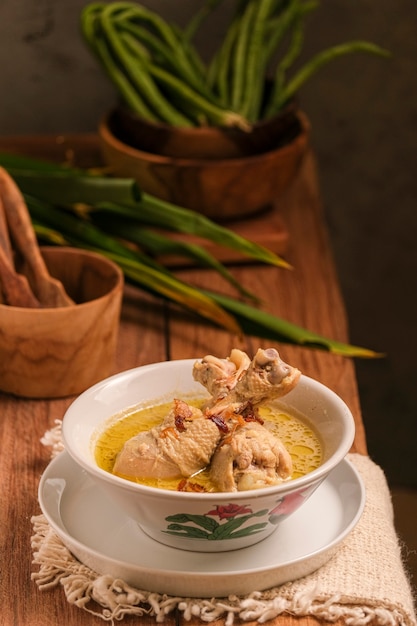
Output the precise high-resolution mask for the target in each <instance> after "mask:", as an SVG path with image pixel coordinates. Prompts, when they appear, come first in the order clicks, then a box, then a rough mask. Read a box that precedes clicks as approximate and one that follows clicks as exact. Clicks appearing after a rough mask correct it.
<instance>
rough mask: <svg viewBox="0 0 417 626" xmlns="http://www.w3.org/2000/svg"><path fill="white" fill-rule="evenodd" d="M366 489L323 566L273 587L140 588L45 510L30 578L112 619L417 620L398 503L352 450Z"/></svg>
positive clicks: (55, 441)
mask: <svg viewBox="0 0 417 626" xmlns="http://www.w3.org/2000/svg"><path fill="white" fill-rule="evenodd" d="M60 426H61V424H60V422H57V425H56V427H55V428H54V429H52V430H51V431H48V433H46V434H45V436H44V438H43V440H42V441H43V443H44V444H45V445H48V446H51V448H52V456H55V455H56V454H57V453H58V452H59V451H61V450H62V443H61V439H60ZM348 458H349V460H350V461H351V463H352V464H353V465H354V466H355V467H356V469H357V470H358V471H359V473H360V475H361V477H362V479H363V481H364V484H365V489H366V503H365V509H364V512H363V515H362V517H361V519H360V521H359V523H358V524H357V526H356V527H355V528H354V529H353V531H352V532H351V533H350V534H349V536H348V537H347V538H346V539H345V540H344V542H343V543H342V544H341V546H340V547H339V549H338V551H337V552H336V554H335V555H334V556H333V557H332V558H331V559H330V561H328V563H326V564H325V565H324V566H323V567H321V568H320V569H319V570H317V571H316V572H314V573H313V574H310V575H309V576H306V577H304V578H301V579H299V580H296V581H294V582H291V583H286V584H284V585H281V586H279V587H275V588H273V589H269V590H267V591H254V592H253V593H251V594H249V595H247V596H244V597H239V596H229V597H227V598H211V599H207V598H204V599H203V598H202V599H198V598H185V597H184V598H181V597H173V596H168V595H166V594H159V593H153V592H152V591H148V590H142V589H135V588H133V587H131V586H130V585H128V584H126V583H125V582H124V581H122V580H115V579H113V578H112V577H111V576H103V575H99V574H96V573H95V572H94V571H92V570H91V569H90V568H88V567H86V566H85V565H83V564H82V563H80V562H79V561H77V559H75V558H74V556H73V555H72V554H71V553H70V552H69V550H68V549H67V548H66V547H65V546H64V544H63V543H62V541H61V540H60V539H59V537H58V536H57V535H56V534H55V533H54V531H53V530H52V529H51V528H50V526H49V524H48V522H47V520H46V519H45V517H44V516H43V515H37V516H35V517H33V518H32V524H33V536H32V550H33V564H34V566H35V568H36V571H34V572H33V574H32V579H33V580H34V581H35V582H36V584H37V585H38V587H39V589H41V590H45V589H50V588H52V587H55V586H58V585H60V586H61V587H62V589H63V592H64V593H65V596H66V598H67V600H68V602H69V603H71V604H75V605H76V606H78V607H80V608H82V609H84V610H86V611H88V612H90V613H92V614H94V615H96V616H98V617H101V618H102V619H103V620H105V621H109V622H111V623H114V622H115V620H117V621H118V620H121V619H122V618H123V617H124V616H127V615H136V616H141V615H144V614H148V615H151V616H154V617H155V620H156V622H162V621H163V620H164V617H165V616H166V615H167V614H168V613H170V612H172V611H174V610H177V611H179V612H181V613H182V614H183V616H184V618H185V619H190V618H191V617H198V618H200V619H201V620H202V621H204V622H212V621H214V620H217V619H219V618H223V619H225V622H226V626H231V625H232V624H233V621H234V619H239V620H243V621H258V622H259V623H263V622H266V621H268V620H270V619H272V618H274V617H277V616H278V615H281V614H285V613H290V614H291V615H296V616H313V617H316V618H319V619H324V620H327V621H330V622H333V621H336V620H337V619H342V620H343V621H345V623H346V624H348V625H349V626H365V625H366V624H369V623H370V622H372V624H373V626H375V625H380V626H396V625H398V626H417V620H416V614H415V611H414V607H413V596H412V591H411V586H410V583H409V580H408V576H407V573H406V571H405V567H404V564H403V561H402V549H405V548H404V547H403V546H401V543H400V541H399V539H398V537H397V534H396V532H395V527H394V519H393V508H392V502H391V496H390V492H389V489H388V485H387V481H386V478H385V475H384V473H383V471H382V469H381V468H380V467H379V466H378V465H377V464H375V463H374V462H373V461H372V460H371V459H370V458H369V457H366V456H363V455H359V454H349V455H348Z"/></svg>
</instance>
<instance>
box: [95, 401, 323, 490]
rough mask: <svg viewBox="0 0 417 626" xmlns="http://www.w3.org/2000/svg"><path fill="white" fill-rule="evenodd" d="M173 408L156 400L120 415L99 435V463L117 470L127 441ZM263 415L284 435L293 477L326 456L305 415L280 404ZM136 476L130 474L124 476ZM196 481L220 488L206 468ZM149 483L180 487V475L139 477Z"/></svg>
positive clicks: (262, 409)
mask: <svg viewBox="0 0 417 626" xmlns="http://www.w3.org/2000/svg"><path fill="white" fill-rule="evenodd" d="M187 402H188V404H190V405H193V406H197V407H201V406H202V404H203V402H204V400H203V399H195V400H187ZM171 408H172V402H167V403H163V404H156V405H153V406H148V407H142V406H141V407H140V408H138V409H137V410H136V409H135V408H132V409H131V410H130V411H129V412H126V413H124V414H122V415H121V416H120V418H118V419H116V420H115V421H114V423H112V424H111V425H110V426H109V427H108V428H107V429H106V430H104V431H103V433H101V434H100V436H99V437H98V439H97V442H96V446H95V459H96V463H97V465H98V466H99V467H101V468H102V469H104V470H106V471H107V472H110V473H112V472H113V465H114V462H115V460H116V456H117V454H118V453H119V452H120V450H121V449H122V448H123V445H124V443H125V442H126V441H127V440H128V439H130V438H131V437H134V436H135V435H137V434H138V433H139V432H143V431H146V430H150V429H151V428H153V427H155V426H157V425H158V424H160V423H161V422H162V421H163V419H164V418H165V417H166V415H167V414H168V413H169V411H170V410H171ZM259 413H260V416H261V418H262V419H263V420H264V421H265V424H266V423H268V427H270V428H271V431H272V432H273V433H274V434H275V435H276V436H277V437H279V438H280V439H281V441H282V442H283V444H284V445H285V447H286V448H287V450H288V452H289V453H290V455H291V458H292V461H293V473H292V476H291V478H292V479H294V478H298V477H299V476H303V475H304V474H307V473H308V472H311V471H312V470H314V469H316V467H318V466H319V465H320V462H321V459H322V447H321V443H320V440H319V438H318V436H317V434H316V433H315V432H314V430H313V428H312V427H311V426H310V425H309V424H308V423H307V422H306V421H304V420H303V419H302V417H301V416H300V417H298V416H295V415H293V414H291V415H290V414H289V413H285V412H283V410H282V408H281V407H279V405H277V404H274V403H271V404H270V405H267V406H263V407H260V409H259ZM124 478H127V480H132V479H131V478H130V477H124ZM192 481H193V482H195V483H198V484H200V485H202V486H203V487H204V488H205V490H206V491H216V489H215V488H214V485H213V484H212V483H211V481H210V477H209V472H208V471H207V470H203V471H202V472H199V473H198V474H197V475H194V476H193V477H192ZM134 482H138V483H141V484H142V485H147V486H149V487H158V488H160V489H170V490H176V489H177V486H178V484H179V482H180V480H179V479H175V480H164V479H147V478H145V479H143V478H139V477H138V478H137V479H136V481H134Z"/></svg>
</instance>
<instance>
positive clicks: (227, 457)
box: [210, 422, 292, 491]
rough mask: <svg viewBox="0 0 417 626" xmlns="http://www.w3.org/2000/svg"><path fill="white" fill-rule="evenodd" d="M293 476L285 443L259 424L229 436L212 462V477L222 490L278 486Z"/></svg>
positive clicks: (255, 423) (242, 427)
mask: <svg viewBox="0 0 417 626" xmlns="http://www.w3.org/2000/svg"><path fill="white" fill-rule="evenodd" d="M291 473H292V460H291V456H290V454H289V453H288V451H287V449H286V448H285V446H284V444H283V443H282V442H281V441H280V439H279V438H278V437H276V436H275V435H274V434H273V433H271V432H270V431H269V430H268V429H267V428H265V427H264V426H262V424H260V423H259V422H248V423H246V424H244V425H243V426H241V427H240V428H238V429H237V430H235V432H234V433H233V434H232V436H230V437H226V438H225V439H224V441H223V443H222V444H220V446H219V447H218V448H217V450H216V452H215V453H214V455H213V458H212V461H211V469H210V476H211V479H212V481H213V482H214V483H215V485H216V487H217V489H218V490H219V491H244V490H247V489H259V488H261V487H268V486H271V485H276V484H278V483H280V482H282V481H283V480H285V479H286V478H289V477H290V476H291Z"/></svg>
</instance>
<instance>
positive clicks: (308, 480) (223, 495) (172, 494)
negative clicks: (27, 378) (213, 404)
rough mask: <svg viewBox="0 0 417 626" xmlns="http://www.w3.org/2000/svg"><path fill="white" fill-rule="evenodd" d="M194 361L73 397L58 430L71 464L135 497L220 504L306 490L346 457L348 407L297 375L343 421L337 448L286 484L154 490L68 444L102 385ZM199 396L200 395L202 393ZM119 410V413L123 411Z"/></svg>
mask: <svg viewBox="0 0 417 626" xmlns="http://www.w3.org/2000/svg"><path fill="white" fill-rule="evenodd" d="M196 360H198V359H196V358H192V359H175V360H167V361H161V362H155V363H149V364H147V365H141V366H138V367H134V368H131V369H128V370H124V371H122V372H119V373H117V374H113V375H112V376H109V377H107V378H105V379H104V380H102V381H99V382H98V383H96V384H95V385H93V386H92V387H90V388H89V389H87V390H85V391H84V392H82V393H81V394H80V395H79V396H78V397H77V398H75V400H74V401H73V402H72V403H71V404H70V406H69V407H68V408H67V410H66V411H65V413H64V416H63V419H62V427H61V430H62V440H63V444H64V447H65V450H66V451H67V452H68V453H69V454H70V456H71V457H72V458H73V459H74V461H75V462H76V463H77V464H78V465H80V466H81V467H82V468H84V469H85V470H86V471H87V472H88V473H89V474H90V475H91V476H93V477H94V478H95V479H98V480H100V481H101V482H103V481H104V482H105V483H108V484H109V485H111V486H113V487H116V486H117V487H119V488H121V489H123V490H125V491H130V492H133V493H135V494H143V495H146V496H148V497H155V498H161V496H162V497H165V498H166V499H175V500H182V499H184V500H187V499H189V500H195V499H196V496H197V497H198V499H199V500H200V499H201V501H205V502H209V501H214V500H216V501H218V502H222V501H228V502H231V501H234V500H242V499H248V498H251V499H255V498H260V497H265V496H269V495H270V496H273V497H275V496H277V495H279V496H281V495H282V496H283V495H285V494H286V493H288V492H292V491H295V490H299V489H302V488H303V487H307V486H309V485H311V484H313V483H316V482H317V481H320V480H322V479H324V478H325V477H326V476H327V474H328V473H329V472H330V471H331V470H332V469H333V468H335V467H336V466H337V465H338V464H339V463H340V462H341V461H343V459H344V458H345V457H346V455H347V454H348V452H349V450H350V449H351V446H352V444H353V441H354V438H355V429H356V426H355V421H354V418H353V415H352V413H351V411H350V409H349V407H348V406H347V404H346V403H345V401H344V400H343V399H342V398H341V397H340V396H339V395H337V394H336V393H335V392H334V391H333V390H332V389H330V387H327V386H326V385H324V384H323V383H321V382H319V381H318V380H316V379H314V378H311V377H310V376H307V375H305V374H301V377H300V381H299V383H298V385H297V387H298V386H299V385H300V384H308V385H310V386H313V387H314V388H315V389H318V390H320V391H321V392H324V393H325V394H326V395H328V396H330V398H332V399H333V401H336V402H337V403H339V404H340V406H341V408H342V409H343V411H342V413H343V422H344V431H345V432H344V434H343V437H342V441H341V442H340V445H339V448H338V449H337V450H336V451H335V452H334V453H333V454H332V455H331V456H330V457H329V458H328V459H327V460H326V461H324V462H323V463H322V464H320V465H319V467H317V468H316V469H314V470H312V471H311V472H308V473H307V474H305V475H303V476H300V477H298V478H294V479H291V480H288V481H284V482H282V483H280V484H278V485H272V486H269V487H263V488H260V489H253V490H245V491H233V492H232V491H226V492H221V491H216V492H210V493H200V492H198V493H196V492H185V491H171V490H168V489H159V488H157V487H150V486H147V485H142V484H141V483H135V482H133V481H130V480H128V479H125V478H121V477H119V476H115V475H114V474H111V473H110V472H107V471H106V470H104V469H102V468H100V467H99V466H98V465H97V464H94V463H93V462H91V461H89V460H87V459H86V458H85V456H84V455H83V454H82V453H80V452H79V451H78V450H77V449H76V448H75V447H73V446H72V445H71V432H70V427H71V425H73V424H71V422H72V421H73V420H74V418H73V415H74V412H75V411H76V409H77V406H78V405H79V404H80V403H81V402H82V401H83V400H84V399H85V398H87V397H88V396H92V395H94V394H95V393H96V392H97V391H99V390H101V389H103V388H104V387H106V386H109V385H112V384H114V383H115V382H117V381H118V380H120V381H122V380H124V379H128V378H131V377H134V376H135V375H137V373H138V372H139V371H141V372H143V371H145V370H146V371H150V370H152V369H158V368H161V367H162V368H166V367H167V368H169V367H173V366H174V364H175V365H177V366H178V365H182V366H192V365H193V364H194V363H195V362H196ZM290 394H291V392H290V393H289V394H287V396H284V398H285V397H289V396H290ZM201 395H203V393H202V394H201ZM138 404H140V401H138ZM130 406H135V405H130ZM128 408H129V405H126V409H128ZM121 410H122V411H123V409H121ZM106 419H109V418H108V417H107V418H106ZM110 419H111V417H110ZM96 431H97V427H95V428H94V429H93V430H92V432H91V433H90V439H91V438H92V437H93V435H94V432H96Z"/></svg>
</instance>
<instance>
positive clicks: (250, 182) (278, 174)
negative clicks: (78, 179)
mask: <svg viewBox="0 0 417 626" xmlns="http://www.w3.org/2000/svg"><path fill="white" fill-rule="evenodd" d="M118 116H119V114H118V113H117V111H113V112H111V113H110V114H109V115H107V116H106V117H105V118H104V119H103V120H102V121H101V123H100V125H99V137H100V142H101V149H102V153H103V157H104V160H105V162H106V163H107V164H108V165H109V167H110V170H111V172H112V173H113V174H114V175H116V176H122V177H123V176H125V177H130V178H134V179H135V180H136V181H137V182H138V184H139V186H140V188H141V189H142V190H143V191H145V192H147V193H149V194H152V195H154V196H156V197H158V198H161V199H163V200H166V201H169V202H172V203H174V204H177V205H179V206H183V207H186V208H189V209H192V210H194V211H197V212H199V213H202V214H204V215H207V216H208V217H210V218H212V219H216V220H219V221H221V220H231V219H239V218H242V217H246V216H248V215H252V214H255V213H259V212H261V211H263V210H265V209H267V208H271V207H272V206H273V205H275V204H276V203H279V198H280V195H282V193H283V192H284V191H285V190H286V189H287V188H288V186H289V185H290V183H291V182H292V180H293V179H294V177H295V175H296V173H297V171H298V169H299V167H300V164H301V161H302V158H303V156H304V154H305V152H306V149H307V146H308V141H309V124H308V120H307V119H306V117H305V116H304V115H303V114H302V113H301V112H299V113H297V123H298V133H297V134H295V136H294V137H293V138H292V139H291V140H289V142H288V143H285V144H284V145H279V146H278V147H275V148H272V149H270V146H269V149H267V150H266V151H261V150H260V148H259V146H258V147H257V151H256V153H255V154H251V155H244V154H243V155H242V156H232V157H230V156H227V155H228V154H229V153H228V152H227V151H225V154H226V156H224V157H223V158H217V157H216V158H214V157H213V155H211V157H207V158H201V155H200V156H198V157H197V158H191V156H188V157H184V156H180V157H175V156H167V155H164V154H155V152H147V151H145V150H143V149H139V148H137V147H133V146H132V145H129V144H128V143H126V141H125V140H123V139H121V135H123V137H125V136H126V133H123V132H121V131H120V124H119V123H118ZM159 130H161V129H159ZM183 130H184V135H183V138H182V143H183V145H184V146H185V145H186V144H190V142H191V140H190V135H196V136H195V137H193V141H197V143H198V142H199V138H200V141H202V136H203V134H204V133H205V134H207V132H208V130H209V129H198V128H197V129H194V130H190V129H183ZM200 130H203V132H202V133H200V134H199V131H200ZM215 130H216V129H214V131H215ZM164 131H167V127H165V128H164ZM180 131H181V129H174V130H173V132H175V143H178V142H179V143H181V139H180V138H179V137H180ZM266 134H267V133H266ZM149 141H150V139H149V137H148V139H147V142H146V143H147V145H149ZM173 141H174V140H173ZM137 142H138V137H136V141H135V143H137ZM155 145H157V144H154V146H155ZM233 145H234V149H235V148H236V144H235V143H234V144H233ZM166 146H167V143H165V147H164V150H165V151H166V149H167V147H166ZM171 147H172V146H171ZM154 149H155V148H154Z"/></svg>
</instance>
